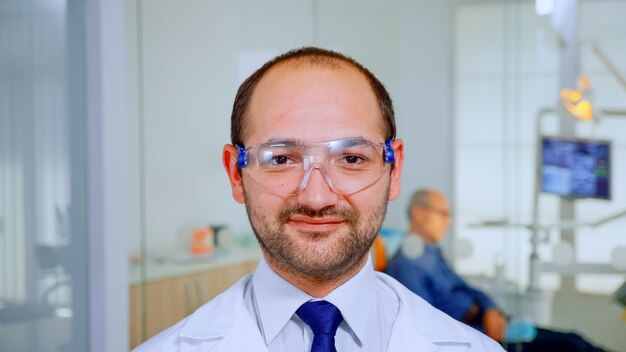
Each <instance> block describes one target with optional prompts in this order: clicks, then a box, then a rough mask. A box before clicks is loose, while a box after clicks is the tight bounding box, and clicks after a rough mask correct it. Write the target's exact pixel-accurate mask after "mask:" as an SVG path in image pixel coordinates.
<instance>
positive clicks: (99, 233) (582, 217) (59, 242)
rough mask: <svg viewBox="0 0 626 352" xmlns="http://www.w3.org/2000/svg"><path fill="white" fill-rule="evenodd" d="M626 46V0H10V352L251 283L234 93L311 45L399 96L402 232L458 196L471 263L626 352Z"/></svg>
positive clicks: (3, 28)
mask: <svg viewBox="0 0 626 352" xmlns="http://www.w3.org/2000/svg"><path fill="white" fill-rule="evenodd" d="M625 36H626V1H625V0H553V1H530V0H528V1H526V0H439V1H426V0H366V1H364V0H359V1H356V0H341V1H336V0H335V1H333V0H311V1H304V0H302V1H292V0H265V1H252V0H235V1H226V0H187V1H184V2H181V1H173V0H149V1H147V0H109V1H105V0H94V1H84V0H17V1H15V0H0V43H1V45H0V350H2V351H4V350H7V351H55V352H56V351H121V350H128V349H129V347H133V346H136V345H138V344H139V343H141V342H142V341H144V340H146V339H147V338H149V337H150V336H152V335H154V334H156V333H157V332H159V331H161V330H162V329H164V328H166V327H167V326H169V325H171V324H173V323H174V322H176V321H178V320H179V319H181V318H182V317H184V316H186V315H187V314H189V313H191V312H192V311H193V310H194V309H195V308H197V307H198V306H199V305H201V304H202V303H204V302H206V301H207V300H209V299H211V298H212V297H214V296H215V295H216V294H217V293H219V292H221V291H222V290H223V289H225V288H226V287H228V286H229V285H230V284H232V283H233V282H235V281H236V280H237V279H238V278H240V277H241V276H242V275H244V274H246V273H248V272H251V271H252V270H254V267H255V265H256V261H257V260H258V257H259V255H260V252H259V249H258V246H257V244H256V240H255V239H254V236H253V234H252V231H251V228H250V226H249V224H248V221H247V216H246V213H245V208H244V207H243V206H242V205H240V204H238V203H236V202H234V201H233V200H232V198H231V196H230V187H229V183H228V179H227V177H226V175H225V173H224V171H223V168H222V163H221V151H222V147H223V145H224V144H226V143H229V141H230V138H229V133H230V129H229V128H230V126H229V123H230V112H231V108H232V102H233V99H234V95H235V92H236V90H237V88H238V86H239V84H240V83H241V82H242V81H243V79H244V78H245V77H247V76H248V75H249V74H250V73H252V72H253V71H254V70H255V69H256V68H258V67H259V66H260V65H261V64H262V63H264V62H265V61H267V60H268V59H270V58H272V57H273V56H275V55H277V54H279V53H282V52H284V51H286V50H288V49H290V48H294V47H300V46H305V45H315V46H321V47H325V48H329V49H334V50H338V51H341V52H343V53H345V54H348V55H349V56H352V57H353V58H355V59H356V60H358V61H360V62H361V63H363V64H364V65H365V66H366V67H368V68H369V69H370V70H371V71H372V72H373V73H374V74H375V75H377V76H378V77H379V78H380V79H381V81H382V82H383V83H384V84H385V85H386V87H387V89H388V90H389V92H390V94H391V96H392V98H393V100H394V104H395V108H396V116H397V126H398V136H399V138H402V139H403V140H404V141H405V144H406V146H405V148H406V151H405V153H406V161H405V170H404V176H403V180H402V188H403V191H402V193H401V196H400V198H399V199H398V200H396V201H395V202H392V203H390V205H389V211H388V214H387V218H386V220H385V223H384V225H383V226H384V227H385V228H386V229H393V230H397V231H404V230H406V228H407V225H408V219H407V218H406V207H407V205H408V201H409V197H410V195H411V193H412V191H413V190H415V189H417V188H422V187H430V188H435V189H438V190H441V191H442V192H443V193H445V194H446V195H447V196H448V197H449V199H450V202H451V205H452V210H453V226H452V228H451V229H450V234H449V235H448V236H447V240H446V243H445V251H446V253H447V254H448V256H449V257H450V259H451V261H452V262H453V263H454V265H455V268H456V269H457V270H458V272H460V273H461V274H462V275H464V276H465V277H467V278H468V279H469V280H470V281H472V282H474V283H475V284H476V285H480V286H481V287H482V288H484V289H485V290H487V291H488V292H490V293H491V294H493V295H494V296H495V297H496V298H497V300H498V301H499V303H500V304H501V305H503V306H504V307H505V308H507V311H508V312H510V313H511V314H513V315H514V316H516V317H517V318H520V319H528V320H532V321H534V322H537V323H540V324H542V325H546V326H550V327H554V328H559V329H576V330H578V331H581V332H583V333H584V334H585V335H586V336H588V337H589V338H591V339H593V340H595V341H598V342H600V343H602V344H603V345H605V346H607V347H609V348H612V349H614V350H617V351H623V350H626V334H624V332H626V325H625V324H624V318H625V317H622V315H623V314H624V306H623V305H622V304H621V303H619V299H617V297H616V294H615V293H616V291H618V289H619V288H620V286H621V285H622V284H623V283H624V280H625V278H626V184H625V183H624V181H623V180H625V179H626V80H625V78H624V77H626V45H624V37H625ZM598 150H599V151H600V152H595V151H598ZM624 301H626V299H624Z"/></svg>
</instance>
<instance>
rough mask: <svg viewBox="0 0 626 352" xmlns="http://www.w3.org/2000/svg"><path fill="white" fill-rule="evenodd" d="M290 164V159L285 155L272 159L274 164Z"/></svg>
mask: <svg viewBox="0 0 626 352" xmlns="http://www.w3.org/2000/svg"><path fill="white" fill-rule="evenodd" d="M288 162H289V158H288V157H286V156H284V155H278V156H275V157H273V158H272V164H274V165H285V164H287V163H288Z"/></svg>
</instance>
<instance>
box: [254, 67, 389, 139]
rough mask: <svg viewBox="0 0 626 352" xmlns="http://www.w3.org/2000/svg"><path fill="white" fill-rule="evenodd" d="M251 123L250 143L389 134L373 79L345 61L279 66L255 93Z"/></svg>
mask: <svg viewBox="0 0 626 352" xmlns="http://www.w3.org/2000/svg"><path fill="white" fill-rule="evenodd" d="M246 124H247V125H248V128H247V129H246V130H247V133H246V136H245V137H244V140H245V143H246V144H247V145H251V144H256V143H261V142H265V141H267V140H272V139H296V140H302V141H306V142H323V141H327V140H334V139H340V138H348V137H364V138H368V139H376V140H382V138H384V132H383V131H384V124H383V118H382V114H381V111H380V107H379V105H378V100H377V99H376V96H375V94H374V92H373V90H372V88H371V86H370V84H369V82H368V80H367V79H366V77H365V76H364V75H363V73H361V72H360V71H358V70H357V69H356V68H354V67H352V66H350V65H348V64H345V63H341V64H340V65H339V66H338V67H326V66H319V65H312V64H309V63H299V64H297V65H294V64H291V63H282V64H278V65H277V66H275V67H273V68H272V69H270V71H268V72H267V73H266V75H265V76H264V77H263V78H262V79H261V81H260V82H259V83H258V85H257V87H256V89H255V91H254V94H253V96H252V99H251V103H250V107H249V109H248V117H247V121H246Z"/></svg>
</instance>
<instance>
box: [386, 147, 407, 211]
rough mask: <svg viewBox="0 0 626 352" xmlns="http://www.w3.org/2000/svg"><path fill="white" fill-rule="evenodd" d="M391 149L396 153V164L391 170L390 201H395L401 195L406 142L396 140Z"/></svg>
mask: <svg viewBox="0 0 626 352" xmlns="http://www.w3.org/2000/svg"><path fill="white" fill-rule="evenodd" d="M391 147H392V148H393V151H394V153H395V162H394V164H393V170H391V181H390V184H389V200H395V199H396V198H398V196H399V195H400V178H401V176H402V166H403V165H404V142H403V141H402V140H401V139H396V140H395V141H393V142H391Z"/></svg>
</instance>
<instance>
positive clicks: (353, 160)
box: [344, 155, 363, 164]
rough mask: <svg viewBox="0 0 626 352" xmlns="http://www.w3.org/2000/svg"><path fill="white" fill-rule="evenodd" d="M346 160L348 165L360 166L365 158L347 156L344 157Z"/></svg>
mask: <svg viewBox="0 0 626 352" xmlns="http://www.w3.org/2000/svg"><path fill="white" fill-rule="evenodd" d="M344 160H345V161H346V163H348V164H359V163H361V162H363V158H362V157H360V156H358V155H346V156H345V157H344Z"/></svg>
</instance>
